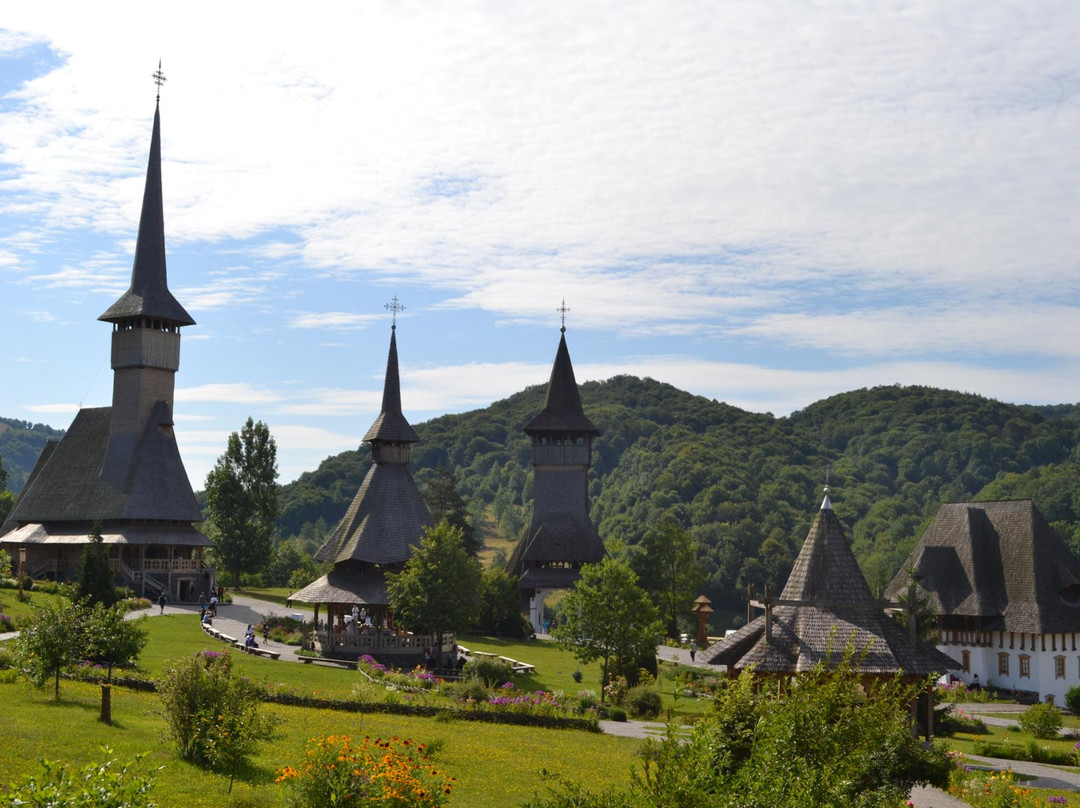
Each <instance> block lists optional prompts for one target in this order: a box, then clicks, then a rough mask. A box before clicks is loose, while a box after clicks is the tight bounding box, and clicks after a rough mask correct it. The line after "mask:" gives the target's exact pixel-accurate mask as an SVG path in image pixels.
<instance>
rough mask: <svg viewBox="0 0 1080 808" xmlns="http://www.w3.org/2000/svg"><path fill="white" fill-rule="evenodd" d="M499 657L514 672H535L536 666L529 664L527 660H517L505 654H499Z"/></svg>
mask: <svg viewBox="0 0 1080 808" xmlns="http://www.w3.org/2000/svg"><path fill="white" fill-rule="evenodd" d="M499 659H501V660H502V661H503V662H505V663H506V664H508V665H509V666H510V667H511V668H513V669H514V673H536V666H535V665H530V664H529V663H528V662H518V661H517V660H516V659H511V658H510V657H505V656H501V657H499Z"/></svg>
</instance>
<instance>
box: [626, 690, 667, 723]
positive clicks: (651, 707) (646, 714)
mask: <svg viewBox="0 0 1080 808" xmlns="http://www.w3.org/2000/svg"><path fill="white" fill-rule="evenodd" d="M623 704H624V705H625V706H626V708H627V709H628V710H629V711H630V715H632V716H635V717H637V718H656V716H658V715H660V708H661V703H660V693H659V691H658V690H657V689H656V688H655V687H653V686H651V685H635V686H634V687H632V688H630V689H629V690H628V691H626V696H625V698H624V699H623Z"/></svg>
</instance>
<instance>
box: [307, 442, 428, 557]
mask: <svg viewBox="0 0 1080 808" xmlns="http://www.w3.org/2000/svg"><path fill="white" fill-rule="evenodd" d="M432 524H433V521H432V519H431V513H430V511H428V507H427V504H426V503H425V502H424V498H423V497H422V496H421V495H420V490H419V489H418V488H417V487H416V481H415V480H414V479H413V476H412V474H410V473H409V467H408V466H407V465H406V464H404V463H372V465H371V468H370V469H368V473H367V476H366V477H364V482H363V483H362V484H361V485H360V490H359V491H358V492H357V493H356V496H355V497H354V498H353V501H352V504H351V505H349V510H348V511H346V512H345V516H344V517H342V519H341V522H339V523H338V526H337V528H336V529H335V530H334V532H333V534H331V536H330V538H329V539H327V540H326V543H325V544H323V546H322V547H320V548H319V550H318V552H317V553H315V560H316V561H319V562H323V563H325V562H328V561H332V562H335V563H339V562H344V561H363V562H366V563H369V564H401V563H404V562H405V561H407V560H408V559H409V557H410V556H411V555H412V551H413V548H414V547H417V546H419V544H420V537H421V535H423V532H424V528H426V527H430V526H431V525H432Z"/></svg>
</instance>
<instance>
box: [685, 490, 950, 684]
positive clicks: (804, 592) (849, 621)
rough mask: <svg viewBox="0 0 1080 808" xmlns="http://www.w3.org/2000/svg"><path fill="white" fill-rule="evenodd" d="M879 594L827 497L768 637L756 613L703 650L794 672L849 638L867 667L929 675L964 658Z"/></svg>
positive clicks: (730, 662) (827, 656)
mask: <svg viewBox="0 0 1080 808" xmlns="http://www.w3.org/2000/svg"><path fill="white" fill-rule="evenodd" d="M883 605H884V604H882V603H880V602H877V601H875V599H874V597H873V594H872V593H871V591H870V587H869V585H868V584H867V583H866V579H865V578H864V577H863V574H862V571H861V570H860V569H859V565H858V562H856V561H855V555H854V553H852V552H851V548H850V547H849V546H848V543H847V538H846V537H845V536H844V531H843V528H842V526H841V525H840V520H839V519H837V517H836V514H835V513H834V512H833V510H832V505H831V503H830V502H829V498H828V496H826V498H825V501H824V502H823V503H822V507H821V510H820V511H819V512H818V514H817V516H816V517H815V519H814V524H813V525H812V526H811V527H810V532H809V533H808V534H807V537H806V541H805V543H804V544H803V548H802V551H801V552H800V553H799V557H798V559H796V561H795V566H794V567H793V568H792V571H791V575H790V576H789V578H788V581H787V584H786V585H785V587H784V591H783V594H781V596H780V600H779V602H778V604H777V605H776V606H774V607H773V608H772V617H771V620H772V626H771V630H770V631H771V635H772V636H771V639H770V640H768V641H767V640H766V636H765V635H766V631H765V623H766V617H765V616H764V615H761V616H760V617H756V618H755V619H753V620H751V621H750V622H749V623H748V624H746V625H745V626H743V627H742V628H741V629H739V631H737V632H736V633H735V634H734V635H732V636H731V637H728V638H727V639H725V640H723V641H721V642H719V643H716V644H715V645H713V646H712V647H710V648H708V649H706V650H705V651H704V652H703V653H702V654H701V659H702V661H703V662H707V663H710V664H713V665H726V666H728V667H729V668H732V669H734V670H742V669H744V668H747V667H749V666H751V665H753V666H754V669H755V670H756V671H759V672H761V673H776V674H792V673H796V672H798V671H803V670H808V669H810V668H812V667H814V666H815V665H817V664H819V663H828V662H829V661H830V660H832V661H837V660H839V659H840V657H841V656H842V654H843V651H844V648H845V646H846V645H847V644H848V643H849V642H850V643H851V644H852V646H853V647H854V649H855V650H856V652H857V653H860V654H863V656H862V657H861V658H860V659H859V660H858V668H859V670H861V671H862V672H864V673H871V674H892V673H897V672H903V673H904V674H907V675H909V676H926V675H928V674H931V673H944V672H946V671H948V670H955V669H958V668H959V667H960V664H959V663H958V662H956V661H955V660H954V659H952V658H951V657H949V656H947V655H946V654H943V653H942V652H940V651H938V650H937V649H936V648H935V647H934V646H932V645H930V644H929V643H927V642H925V641H924V640H917V641H916V642H915V643H914V644H912V643H911V640H910V638H909V636H908V634H907V632H906V631H905V630H904V629H903V628H901V627H900V626H899V625H898V624H897V623H896V621H894V620H893V619H892V618H891V617H889V616H888V615H887V614H886V613H885V611H884V609H883Z"/></svg>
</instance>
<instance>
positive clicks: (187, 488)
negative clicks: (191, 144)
mask: <svg viewBox="0 0 1080 808" xmlns="http://www.w3.org/2000/svg"><path fill="white" fill-rule="evenodd" d="M155 79H156V80H157V81H158V83H159V86H160V82H162V81H164V77H163V76H162V75H161V73H160V69H159V71H158V73H157V74H155ZM98 319H99V320H103V321H105V322H108V323H112V326H113V331H112V368H113V395H112V406H111V407H97V408H86V409H81V410H80V411H79V412H78V414H77V415H76V417H75V420H74V421H73V422H72V424H71V427H70V428H69V429H68V431H67V433H66V434H65V436H64V437H63V438H62V439H61V440H60V442H59V443H50V444H49V445H47V446H46V447H45V449H44V450H43V451H42V453H41V456H40V457H39V458H38V461H37V463H36V465H35V466H34V469H33V471H32V472H31V474H30V477H29V478H28V480H27V483H26V486H25V487H24V489H23V491H22V493H21V495H20V496H19V499H18V500H17V501H16V503H15V506H14V508H13V509H12V512H11V514H10V516H9V518H8V520H7V521H6V522H5V524H4V525H3V528H2V529H0V533H3V534H5V535H3V538H2V539H0V541H2V542H3V543H4V544H5V545H7V549H9V552H10V551H12V550H25V551H26V556H27V572H29V573H31V574H39V575H50V576H52V577H55V578H59V579H64V578H71V577H74V575H75V574H76V573H77V571H78V566H79V561H80V558H81V555H82V549H83V548H84V547H85V546H86V544H87V542H88V534H89V533H90V531H91V530H92V529H93V525H94V524H95V523H100V524H101V533H102V537H103V539H104V541H105V544H106V545H107V546H108V547H109V552H110V558H111V560H112V563H113V568H114V569H115V570H116V571H117V582H118V583H121V584H124V585H127V586H130V587H132V588H133V589H135V591H136V592H139V593H140V594H143V593H144V594H146V595H149V596H154V597H156V596H157V595H158V594H159V593H160V592H161V591H164V592H166V593H167V595H168V597H169V598H170V599H173V600H177V599H179V600H194V599H195V598H197V597H198V594H199V593H200V592H207V591H209V589H210V587H211V586H213V583H214V581H213V570H212V569H210V568H209V567H207V566H206V565H205V564H204V563H203V559H202V552H203V548H205V547H207V546H209V545H210V541H209V540H208V539H207V538H206V536H204V535H203V534H202V533H200V532H199V531H198V530H197V529H196V528H195V527H194V526H193V524H192V523H193V522H200V521H202V512H201V510H200V508H199V506H198V504H197V503H196V501H195V495H194V493H193V492H192V490H191V483H190V482H189V481H188V477H187V473H186V472H185V470H184V464H183V461H182V460H181V458H180V451H179V449H178V448H177V445H176V436H175V434H174V433H173V390H174V384H175V377H176V372H177V370H178V369H179V367H180V329H181V328H182V327H183V326H188V325H194V324H195V321H194V320H193V319H192V318H191V316H190V315H189V314H188V313H187V312H186V311H185V310H184V307H183V306H181V305H180V303H179V302H177V300H176V298H175V297H173V295H172V293H171V292H170V291H169V287H168V283H167V280H166V272H165V221H164V213H163V207H162V189H161V118H160V101H159V103H158V105H157V106H156V107H155V109H154V126H153V132H152V134H151V138H150V156H149V160H148V164H147V170H146V186H145V190H144V193H143V205H142V215H141V218H140V220H139V234H138V240H137V242H136V246H135V262H134V266H133V267H132V271H131V286H130V287H129V288H128V290H127V291H126V292H125V293H124V294H123V295H121V297H120V298H119V300H117V301H116V302H115V303H114V304H113V305H112V306H110V307H109V308H108V310H107V311H106V312H105V313H104V314H102V315H101V317H99V318H98ZM12 555H13V556H14V555H15V553H14V552H12Z"/></svg>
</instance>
